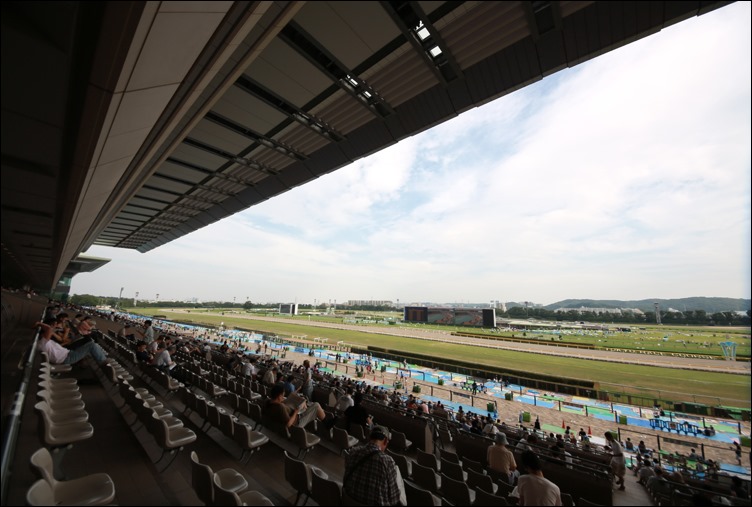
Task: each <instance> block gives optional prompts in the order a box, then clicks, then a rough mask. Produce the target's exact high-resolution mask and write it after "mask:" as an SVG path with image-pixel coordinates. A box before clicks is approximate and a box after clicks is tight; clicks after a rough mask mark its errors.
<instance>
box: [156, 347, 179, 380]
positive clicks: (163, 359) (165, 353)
mask: <svg viewBox="0 0 752 507" xmlns="http://www.w3.org/2000/svg"><path fill="white" fill-rule="evenodd" d="M171 353H173V354H174V353H175V348H174V347H169V348H168V347H167V344H166V343H165V342H164V341H162V342H161V343H160V344H159V349H158V350H157V355H156V357H155V358H154V359H153V360H152V364H153V365H154V366H156V367H157V368H159V369H160V370H162V371H164V372H165V373H170V372H171V371H172V369H173V368H175V366H176V364H175V362H174V361H173V360H172V356H171V355H170V354H171Z"/></svg>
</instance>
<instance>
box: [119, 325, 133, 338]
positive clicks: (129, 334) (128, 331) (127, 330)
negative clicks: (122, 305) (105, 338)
mask: <svg viewBox="0 0 752 507" xmlns="http://www.w3.org/2000/svg"><path fill="white" fill-rule="evenodd" d="M117 335H118V336H119V337H120V338H125V339H127V340H135V339H136V334H135V333H134V332H133V328H132V327H131V325H130V323H128V322H126V323H125V326H123V328H122V329H121V330H120V331H118V334H117Z"/></svg>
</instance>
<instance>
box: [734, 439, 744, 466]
mask: <svg viewBox="0 0 752 507" xmlns="http://www.w3.org/2000/svg"><path fill="white" fill-rule="evenodd" d="M734 455H735V456H736V463H737V464H738V465H739V466H742V446H741V445H739V442H737V441H734Z"/></svg>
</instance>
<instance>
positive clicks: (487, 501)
mask: <svg viewBox="0 0 752 507" xmlns="http://www.w3.org/2000/svg"><path fill="white" fill-rule="evenodd" d="M473 505H478V506H482V505H509V502H508V501H507V499H506V498H504V497H503V496H498V495H494V494H491V493H489V492H488V491H486V490H484V489H476V490H475V503H474V504H473Z"/></svg>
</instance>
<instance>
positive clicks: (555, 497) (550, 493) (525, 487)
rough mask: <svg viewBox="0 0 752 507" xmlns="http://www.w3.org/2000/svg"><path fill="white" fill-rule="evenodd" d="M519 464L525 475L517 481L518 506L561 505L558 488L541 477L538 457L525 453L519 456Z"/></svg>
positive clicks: (532, 453) (530, 452)
mask: <svg viewBox="0 0 752 507" xmlns="http://www.w3.org/2000/svg"><path fill="white" fill-rule="evenodd" d="M520 463H521V465H522V468H523V469H524V470H525V472H526V473H525V475H520V477H519V479H517V491H518V492H519V495H520V499H519V502H518V505H522V506H525V505H561V491H560V490H559V486H557V485H556V484H554V483H553V482H551V481H549V480H548V479H546V478H545V477H543V471H542V470H541V464H540V460H539V459H538V456H536V454H535V453H534V452H532V451H525V452H523V453H522V456H520Z"/></svg>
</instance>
